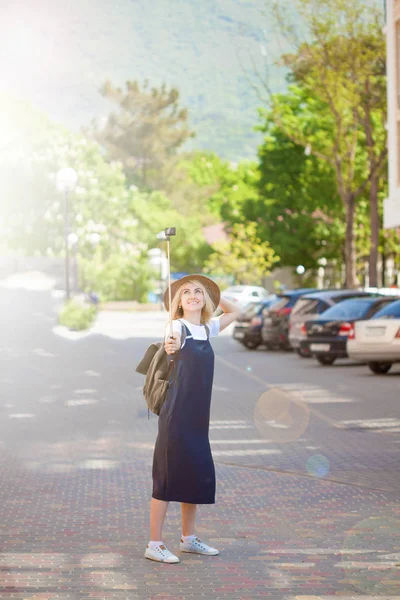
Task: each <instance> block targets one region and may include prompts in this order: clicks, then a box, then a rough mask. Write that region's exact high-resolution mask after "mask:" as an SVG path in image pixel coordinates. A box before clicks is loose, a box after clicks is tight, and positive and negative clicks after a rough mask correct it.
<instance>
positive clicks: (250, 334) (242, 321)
mask: <svg viewBox="0 0 400 600" xmlns="http://www.w3.org/2000/svg"><path fill="white" fill-rule="evenodd" d="M277 301H278V298H277V296H275V295H271V296H268V297H267V298H265V299H264V300H260V301H259V302H251V303H250V304H249V305H248V306H246V308H245V309H244V311H243V312H242V313H241V314H240V315H239V317H238V319H237V320H236V324H235V328H234V330H233V337H234V339H235V340H237V341H238V342H241V343H242V344H244V346H246V348H249V350H255V349H256V348H258V346H260V345H261V344H262V339H261V327H262V322H263V316H262V315H263V310H264V309H265V308H268V307H269V306H272V305H273V304H274V303H275V302H277Z"/></svg>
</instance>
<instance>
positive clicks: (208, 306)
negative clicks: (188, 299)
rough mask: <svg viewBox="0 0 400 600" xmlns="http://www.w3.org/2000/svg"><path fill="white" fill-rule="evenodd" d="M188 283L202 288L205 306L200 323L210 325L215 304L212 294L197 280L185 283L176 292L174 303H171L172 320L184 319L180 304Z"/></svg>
mask: <svg viewBox="0 0 400 600" xmlns="http://www.w3.org/2000/svg"><path fill="white" fill-rule="evenodd" d="M188 283H191V284H193V285H197V286H198V287H199V288H201V289H202V290H203V294H204V306H203V308H202V309H201V316H200V322H201V323H202V324H203V325H205V324H206V323H208V322H209V321H210V319H211V317H212V316H213V314H214V310H215V309H214V304H213V301H212V300H211V296H210V294H209V293H208V291H207V289H206V288H205V287H204V285H203V284H201V283H200V281H197V279H190V280H189V281H185V283H183V284H182V285H181V286H179V288H178V289H177V290H176V293H175V296H174V297H173V299H172V302H171V307H172V319H182V317H183V309H182V308H179V303H180V301H181V295H182V289H183V287H184V286H186V285H187V284H188Z"/></svg>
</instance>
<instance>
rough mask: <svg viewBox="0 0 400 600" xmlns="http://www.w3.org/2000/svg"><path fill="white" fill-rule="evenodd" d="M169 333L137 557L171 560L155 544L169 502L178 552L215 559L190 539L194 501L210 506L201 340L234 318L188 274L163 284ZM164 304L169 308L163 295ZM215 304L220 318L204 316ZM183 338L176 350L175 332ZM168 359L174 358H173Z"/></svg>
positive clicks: (207, 374) (205, 355)
mask: <svg viewBox="0 0 400 600" xmlns="http://www.w3.org/2000/svg"><path fill="white" fill-rule="evenodd" d="M171 299H172V300H171V304H172V316H173V319H174V320H173V321H172V330H173V334H172V336H171V335H170V328H169V325H168V326H167V332H166V338H165V339H166V341H165V350H166V352H167V353H168V355H169V360H171V359H172V360H174V363H175V365H174V369H173V371H172V375H171V382H172V384H171V386H170V388H169V390H168V393H167V397H166V400H165V402H164V404H163V406H162V408H161V412H160V415H159V422H158V436H157V441H156V445H155V449H154V457H153V494H152V499H151V507H150V541H149V543H148V545H147V548H146V551H145V557H146V558H149V559H151V560H156V561H159V562H166V563H177V562H179V558H178V557H177V556H175V555H174V554H172V552H170V551H169V550H168V548H167V547H166V546H165V544H164V543H163V541H162V531H163V525H164V520H165V515H166V512H167V508H168V503H169V502H180V503H181V510H182V536H181V541H180V550H181V551H182V552H194V553H197V554H206V555H209V556H212V555H215V554H218V550H216V549H215V548H211V546H209V545H207V544H206V543H205V542H203V541H202V540H201V539H200V538H199V537H197V536H196V534H195V519H196V508H197V504H214V503H215V470H214V462H213V458H212V455H211V448H210V442H209V439H208V429H209V422H210V404H211V392H212V385H213V376H214V352H213V349H212V347H211V344H210V342H209V339H208V338H209V337H214V336H217V335H218V333H219V332H220V331H223V330H224V329H225V328H226V327H227V326H228V325H229V324H230V323H232V322H233V321H234V320H235V319H236V318H237V317H238V314H239V310H238V308H237V306H235V304H233V302H230V301H228V300H224V299H221V297H220V290H219V287H218V286H217V284H216V283H215V282H214V281H212V280H211V279H209V278H208V277H204V276H203V275H188V276H186V277H183V278H182V279H180V280H179V281H176V282H174V283H173V284H172V285H171ZM164 305H165V307H166V309H167V310H169V300H168V290H167V291H166V292H165V294H164ZM218 306H219V307H220V308H221V309H222V311H223V314H222V315H221V316H220V317H214V318H213V317H212V315H213V313H214V311H215V309H216V308H217V307H218ZM182 328H184V330H185V333H186V338H185V339H184V341H183V343H182V347H181V339H182V331H183V329H182ZM174 355H175V356H174Z"/></svg>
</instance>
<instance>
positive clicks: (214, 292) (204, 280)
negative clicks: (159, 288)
mask: <svg viewBox="0 0 400 600" xmlns="http://www.w3.org/2000/svg"><path fill="white" fill-rule="evenodd" d="M193 280H194V281H198V282H199V283H201V284H202V285H203V286H204V287H205V288H206V290H207V292H208V293H209V295H210V298H211V300H212V303H213V304H214V310H215V309H216V308H217V307H218V305H219V301H220V298H221V290H220V289H219V287H218V285H217V284H216V283H215V281H213V280H212V279H210V278H209V277H206V276H205V275H185V276H184V277H182V278H181V279H178V280H177V281H174V282H173V283H171V299H172V300H173V299H174V297H175V294H176V293H177V291H178V289H179V288H180V287H181V285H183V284H184V283H185V281H193ZM163 300H164V306H165V309H166V310H169V294H168V288H167V289H166V290H165V292H164V298H163Z"/></svg>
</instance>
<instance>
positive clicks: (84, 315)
mask: <svg viewBox="0 0 400 600" xmlns="http://www.w3.org/2000/svg"><path fill="white" fill-rule="evenodd" d="M96 314H97V310H96V307H95V306H91V305H86V304H82V303H80V302H77V301H76V300H69V301H68V302H66V303H65V304H64V306H63V307H62V309H61V311H60V313H59V315H58V321H59V323H60V325H65V327H68V329H73V330H75V331H82V330H83V329H88V328H89V327H90V326H91V325H92V323H93V322H94V320H95V319H96Z"/></svg>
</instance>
